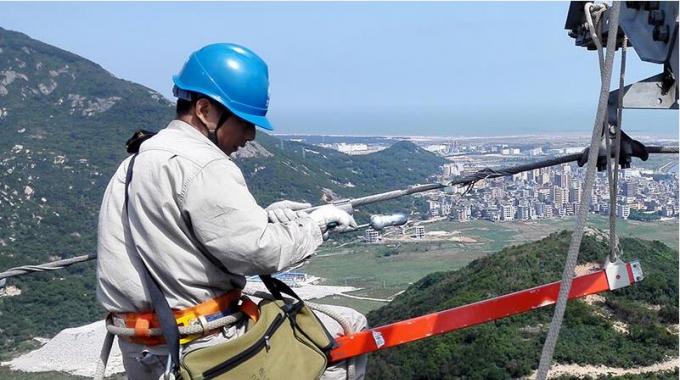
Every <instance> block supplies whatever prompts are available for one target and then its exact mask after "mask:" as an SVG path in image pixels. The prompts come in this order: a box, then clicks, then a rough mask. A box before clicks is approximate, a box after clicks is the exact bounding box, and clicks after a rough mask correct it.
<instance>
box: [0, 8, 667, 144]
mask: <svg viewBox="0 0 680 380" xmlns="http://www.w3.org/2000/svg"><path fill="white" fill-rule="evenodd" d="M568 6H569V3H568V2H549V3H548V2H502V3H500V2H475V3H470V2H452V3H442V2H436V3H422V2H421V3H409V2H398V3H387V2H378V3H365V2H344V3H334V2H319V3H316V2H295V3H287V2H273V3H272V2H257V3H256V2H250V3H239V2H228V3H218V2H201V3H198V2H193V3H187V2H171V3H162V2H145V3H132V2H103V3H88V2H74V3H54V2H49V3H13V2H0V14H2V18H1V19H0V26H1V27H3V28H6V29H11V30H16V31H19V32H23V33H25V34H28V35H29V36H30V37H32V38H35V39H38V40H41V41H43V42H46V43H49V44H52V45H55V46H57V47H59V48H62V49H65V50H68V51H71V52H74V53H76V54H78V55H81V56H83V57H85V58H87V59H89V60H92V61H94V62H96V63H98V64H100V65H101V66H102V67H104V68H105V69H106V70H108V71H110V72H111V73H112V74H114V75H115V76H117V77H119V78H123V79H126V80H130V81H134V82H137V83H140V84H143V85H145V86H147V87H150V88H152V89H154V90H156V91H159V92H160V93H162V94H164V95H165V96H167V97H168V98H172V91H171V90H172V81H171V77H172V75H173V74H176V73H177V72H178V71H179V70H180V69H181V67H182V65H183V63H184V62H185V60H186V59H187V57H188V56H189V55H190V54H191V53H192V52H193V51H195V50H197V49H199V48H200V47H202V46H204V45H207V44H210V43H214V42H234V43H238V44H241V45H244V46H247V47H249V48H251V49H252V50H254V51H255V52H256V53H257V54H258V55H260V56H261V57H262V58H263V59H264V60H265V61H266V62H267V63H268V65H269V75H270V92H271V101H270V111H269V114H268V115H269V117H270V119H271V121H272V123H273V124H274V127H275V133H277V134H295V133H304V134H336V135H342V134H345V135H408V136H454V137H455V136H506V135H523V134H533V135H545V134H565V133H569V134H584V135H586V134H589V133H590V131H591V130H592V126H593V120H594V117H595V110H596V106H597V97H598V95H599V89H600V79H599V68H598V64H597V53H596V52H594V51H587V50H585V49H584V48H579V47H576V46H575V45H574V41H573V39H571V38H569V37H568V36H567V31H566V30H564V22H565V19H566V15H567V9H568ZM617 61H618V58H617ZM661 70H662V68H661V66H660V65H656V64H651V63H645V62H642V61H640V59H639V58H638V57H637V55H636V54H635V53H634V52H632V51H631V54H629V55H628V61H627V68H626V78H627V79H626V83H631V82H633V81H637V80H640V79H643V78H646V77H649V76H652V75H654V74H657V73H659V72H661ZM615 73H617V75H618V65H617V67H616V69H615ZM615 78H616V76H615ZM612 83H614V84H616V85H618V80H617V79H614V80H612ZM623 129H624V130H625V131H627V132H629V134H631V135H656V136H664V137H671V138H677V136H678V112H677V111H639V110H628V111H625V112H624V116H623Z"/></svg>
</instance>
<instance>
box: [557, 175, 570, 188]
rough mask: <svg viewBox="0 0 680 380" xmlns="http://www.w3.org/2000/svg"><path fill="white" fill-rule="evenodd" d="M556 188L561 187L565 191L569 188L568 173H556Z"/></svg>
mask: <svg viewBox="0 0 680 380" xmlns="http://www.w3.org/2000/svg"><path fill="white" fill-rule="evenodd" d="M554 185H555V186H559V187H561V188H564V189H568V188H569V174H567V173H556V174H555V183H554Z"/></svg>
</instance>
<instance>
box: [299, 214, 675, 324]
mask: <svg viewBox="0 0 680 380" xmlns="http://www.w3.org/2000/svg"><path fill="white" fill-rule="evenodd" d="M588 220H589V225H591V226H593V227H597V228H600V229H606V228H607V225H608V222H607V218H606V217H602V216H594V215H589V217H588ZM573 226H574V218H573V217H569V218H563V219H550V220H541V221H533V222H503V223H500V222H497V223H493V222H488V221H480V220H476V221H471V222H467V223H456V222H448V221H445V222H437V223H432V224H427V225H425V229H426V231H435V230H439V231H449V232H452V231H457V232H459V234H458V233H457V234H456V236H463V237H467V238H472V239H474V240H475V241H476V242H475V243H458V242H452V241H445V240H442V241H436V240H428V241H419V242H414V241H411V242H408V243H404V242H402V243H401V244H400V245H399V246H398V247H397V244H396V243H392V242H389V243H388V244H365V243H359V242H357V243H354V244H348V245H345V246H343V247H341V248H335V247H334V246H333V243H332V242H329V243H326V244H324V246H322V248H321V249H320V250H319V252H318V255H317V257H314V258H313V259H312V260H311V262H310V263H309V264H308V265H307V266H306V267H305V268H304V271H305V272H306V273H309V274H312V275H315V276H319V277H322V278H324V279H325V280H324V282H323V283H324V284H326V285H348V286H354V287H357V288H361V289H362V290H359V291H357V292H354V293H352V295H356V296H364V297H371V298H381V299H385V298H388V297H390V296H392V295H394V294H395V293H397V292H399V291H401V290H404V289H405V288H406V287H408V285H409V284H411V283H413V282H415V281H417V280H419V279H420V278H422V277H424V276H425V275H427V274H429V273H432V272H437V271H448V270H455V269H458V268H461V267H463V266H465V265H467V264H468V263H469V262H470V261H472V260H475V259H477V258H479V257H482V256H485V255H488V254H492V253H494V252H497V251H498V250H500V249H502V248H504V247H507V246H511V245H516V244H522V243H525V242H529V241H535V240H539V239H542V238H544V237H546V236H548V235H549V234H550V233H552V232H556V231H561V230H571V229H573ZM617 231H619V234H620V235H621V236H626V237H637V238H641V239H646V240H659V241H662V242H663V243H664V244H666V245H668V246H669V247H671V248H674V249H676V250H677V249H678V223H677V222H655V223H648V222H637V221H628V220H620V219H619V220H617ZM640 259H641V260H642V263H643V267H644V257H643V255H641V256H640ZM556 280H557V279H556ZM321 302H323V303H329V304H336V305H342V306H349V307H354V308H357V309H358V310H359V311H362V312H366V311H369V310H372V309H375V308H377V307H379V306H381V305H383V304H384V302H379V301H370V300H357V299H352V298H346V297H341V296H332V297H326V298H324V299H322V300H321Z"/></svg>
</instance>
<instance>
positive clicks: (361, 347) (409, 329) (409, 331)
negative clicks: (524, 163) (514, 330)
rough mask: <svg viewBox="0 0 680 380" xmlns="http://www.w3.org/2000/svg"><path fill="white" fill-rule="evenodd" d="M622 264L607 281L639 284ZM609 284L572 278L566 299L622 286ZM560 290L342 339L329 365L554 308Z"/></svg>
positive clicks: (635, 268) (602, 274)
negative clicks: (613, 280)
mask: <svg viewBox="0 0 680 380" xmlns="http://www.w3.org/2000/svg"><path fill="white" fill-rule="evenodd" d="M622 264H623V265H622V266H621V268H620V269H621V270H620V271H619V272H618V273H613V274H611V273H610V277H611V276H614V277H615V279H616V280H618V281H619V282H620V281H621V280H624V281H625V280H628V281H626V282H627V283H628V285H631V284H633V283H635V282H638V281H640V280H642V278H643V276H642V272H641V270H640V264H639V263H638V262H631V263H625V264H624V263H622ZM624 265H625V266H624ZM625 277H627V279H626V278H625ZM610 280H611V278H610V279H608V277H607V271H605V270H604V269H603V270H600V271H597V272H594V273H590V274H586V275H583V276H578V277H575V278H574V279H573V282H572V285H571V289H570V291H569V299H574V298H579V297H585V296H587V295H591V294H596V293H601V292H605V291H608V290H613V289H615V288H618V287H622V286H625V285H623V284H621V286H616V287H610ZM559 290H560V282H559V281H556V282H552V283H550V284H546V285H541V286H537V287H535V288H531V289H526V290H521V291H518V292H515V293H510V294H506V295H503V296H500V297H496V298H491V299H488V300H484V301H480V302H476V303H473V304H469V305H464V306H459V307H455V308H452V309H448V310H444V311H440V312H436V313H432V314H427V315H423V316H420V317H415V318H411V319H407V320H404V321H400V322H395V323H392V324H389V325H385V326H380V327H376V328H373V329H369V330H364V331H360V332H358V333H356V334H352V335H347V336H342V337H339V338H337V339H336V341H337V343H338V347H337V348H335V349H334V350H333V351H331V354H330V361H331V362H337V361H340V360H343V359H347V358H351V357H353V356H358V355H363V354H366V353H369V352H373V351H377V350H381V349H384V348H388V347H394V346H398V345H401V344H404V343H409V342H413V341H416V340H420V339H424V338H428V337H431V336H435V335H440V334H444V333H447V332H451V331H455V330H458V329H462V328H465V327H470V326H475V325H478V324H482V323H485V322H489V321H493V320H496V319H501V318H506V317H510V316H513V315H516V314H520V313H524V312H527V311H531V310H534V309H537V308H539V307H543V306H548V305H553V304H554V303H555V302H557V297H558V294H559Z"/></svg>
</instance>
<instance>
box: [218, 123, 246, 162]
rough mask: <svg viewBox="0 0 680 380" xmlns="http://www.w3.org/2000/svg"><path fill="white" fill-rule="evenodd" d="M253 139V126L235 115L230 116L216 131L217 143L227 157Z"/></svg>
mask: <svg viewBox="0 0 680 380" xmlns="http://www.w3.org/2000/svg"><path fill="white" fill-rule="evenodd" d="M254 139H255V126H254V125H253V124H252V123H249V122H247V121H245V120H243V119H241V118H239V117H237V116H236V115H231V116H230V117H229V118H228V119H227V121H226V122H225V123H224V125H222V128H220V129H218V130H217V142H218V143H219V147H220V149H222V151H223V152H224V153H226V154H227V155H230V154H232V153H234V152H236V151H237V150H238V149H239V148H242V147H243V146H245V145H246V143H247V142H248V141H252V140H254Z"/></svg>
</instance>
